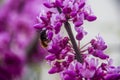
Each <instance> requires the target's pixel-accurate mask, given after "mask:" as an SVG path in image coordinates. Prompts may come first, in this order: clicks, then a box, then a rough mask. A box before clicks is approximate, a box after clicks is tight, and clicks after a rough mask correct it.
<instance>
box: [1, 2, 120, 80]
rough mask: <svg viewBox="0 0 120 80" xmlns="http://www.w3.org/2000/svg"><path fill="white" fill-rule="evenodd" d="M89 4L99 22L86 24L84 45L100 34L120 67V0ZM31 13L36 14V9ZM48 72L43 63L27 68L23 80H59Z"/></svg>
mask: <svg viewBox="0 0 120 80" xmlns="http://www.w3.org/2000/svg"><path fill="white" fill-rule="evenodd" d="M4 1H7V0H0V8H1V6H3V4H4ZM8 1H10V0H8ZM33 1H34V0H33ZM35 1H36V0H35ZM38 2H39V0H38ZM89 3H90V5H91V7H92V10H93V12H94V14H95V15H96V16H97V20H96V21H94V22H91V23H89V22H85V24H84V27H85V30H86V31H87V32H88V35H87V36H86V37H85V38H84V39H83V41H82V43H83V44H84V43H85V42H88V41H89V40H91V39H92V38H94V37H95V36H96V35H98V34H100V35H101V36H102V37H103V39H104V40H105V42H106V44H107V45H108V49H107V51H106V54H108V55H110V57H111V58H112V59H113V61H114V62H113V64H114V65H116V66H117V65H120V15H119V14H120V0H89ZM34 5H39V3H37V2H36V3H35V4H34ZM29 6H30V5H29ZM35 8H37V10H38V11H37V12H36V14H35V15H39V8H40V6H36V7H35ZM35 10H36V9H35ZM31 12H34V9H33V11H31ZM33 17H34V18H33ZM35 18H36V17H35V16H32V18H31V19H35ZM33 23H34V22H33ZM21 38H22V37H21ZM48 70H49V66H48V65H47V64H46V62H45V61H43V62H41V63H40V64H39V66H36V67H35V66H34V67H33V66H31V67H26V73H24V77H23V78H22V79H23V80H59V77H58V75H57V74H56V75H49V74H48V73H47V71H48Z"/></svg>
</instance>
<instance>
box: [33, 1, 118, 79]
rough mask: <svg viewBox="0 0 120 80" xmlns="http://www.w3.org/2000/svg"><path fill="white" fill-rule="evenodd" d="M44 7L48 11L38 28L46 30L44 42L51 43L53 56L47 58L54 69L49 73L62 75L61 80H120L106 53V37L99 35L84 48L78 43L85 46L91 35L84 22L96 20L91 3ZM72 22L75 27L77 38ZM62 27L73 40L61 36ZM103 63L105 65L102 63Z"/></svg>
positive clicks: (45, 11) (63, 2)
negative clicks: (82, 43) (83, 43)
mask: <svg viewBox="0 0 120 80" xmlns="http://www.w3.org/2000/svg"><path fill="white" fill-rule="evenodd" d="M43 4H44V6H45V7H46V8H48V9H47V10H44V11H43V13H42V12H40V16H39V17H38V18H37V19H38V21H39V22H38V24H36V25H35V26H34V27H35V28H36V29H37V30H38V31H39V32H40V34H41V33H42V32H43V31H44V32H45V33H44V34H45V36H44V39H45V41H46V40H48V41H49V43H48V52H49V53H50V54H49V55H47V56H46V58H45V59H46V60H47V61H48V63H49V64H50V66H51V69H50V70H49V74H54V73H60V76H61V80H119V79H120V69H119V67H115V66H113V65H112V64H110V63H111V60H110V58H109V56H108V55H106V54H105V52H104V51H105V49H106V48H107V45H106V44H105V42H104V40H103V39H102V37H100V36H99V35H98V36H97V37H96V39H92V40H91V41H90V42H88V43H87V44H86V45H84V46H83V47H81V45H80V44H79V45H80V46H78V44H77V43H76V40H77V41H79V43H81V40H82V39H83V38H84V36H85V35H86V34H87V32H86V31H85V30H84V27H83V26H82V25H83V24H84V21H85V20H87V21H89V22H91V21H94V20H96V16H95V15H94V14H93V12H92V10H91V8H90V6H89V5H88V4H87V0H47V1H45V2H44V3H43ZM70 22H72V23H73V24H74V26H72V27H74V28H75V30H76V32H77V35H76V38H74V35H73V33H72V29H71V25H70ZM63 24H64V26H62V25H63ZM61 27H65V29H66V31H67V33H68V36H69V37H64V36H63V37H60V36H58V35H59V34H60V31H61ZM70 41H71V42H70ZM79 47H80V48H79ZM99 60H103V62H101V63H99ZM109 60H110V61H109Z"/></svg>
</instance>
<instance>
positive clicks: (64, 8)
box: [34, 0, 96, 40]
mask: <svg viewBox="0 0 120 80" xmlns="http://www.w3.org/2000/svg"><path fill="white" fill-rule="evenodd" d="M44 5H45V7H47V8H48V9H49V10H48V9H47V10H45V11H41V13H40V15H39V16H38V21H39V23H38V24H36V25H35V26H34V27H35V28H36V29H39V30H43V29H45V30H47V34H48V39H49V38H50V39H51V38H52V36H53V33H55V34H58V33H59V32H60V30H61V26H62V24H64V23H65V22H67V21H70V22H73V24H74V25H75V30H76V32H77V35H76V38H77V40H81V39H82V38H83V36H84V35H85V34H86V32H85V31H84V30H83V27H81V25H82V24H83V23H84V20H88V21H94V20H96V16H94V14H93V12H92V10H91V8H90V7H89V6H88V5H87V2H86V0H53V1H52V0H49V1H45V2H44Z"/></svg>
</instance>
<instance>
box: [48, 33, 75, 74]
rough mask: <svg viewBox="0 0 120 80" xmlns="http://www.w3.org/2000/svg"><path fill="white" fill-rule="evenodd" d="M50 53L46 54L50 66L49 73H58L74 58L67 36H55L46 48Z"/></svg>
mask: <svg viewBox="0 0 120 80" xmlns="http://www.w3.org/2000/svg"><path fill="white" fill-rule="evenodd" d="M48 52H50V54H49V55H48V56H46V60H48V62H49V64H50V65H51V66H52V68H51V69H50V71H49V73H50V74H53V73H58V72H61V71H63V70H64V69H66V68H67V67H68V66H69V63H71V62H72V61H73V60H74V55H73V50H72V49H71V46H70V44H69V38H68V37H64V38H62V37H61V36H60V35H58V36H56V37H55V38H54V39H53V40H52V42H51V43H50V46H49V48H48Z"/></svg>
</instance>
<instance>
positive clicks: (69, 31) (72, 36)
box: [64, 22, 82, 63]
mask: <svg viewBox="0 0 120 80" xmlns="http://www.w3.org/2000/svg"><path fill="white" fill-rule="evenodd" d="M64 26H65V29H66V31H67V33H68V35H69V38H70V40H71V43H72V45H73V49H74V51H75V57H76V59H77V60H78V61H79V62H81V63H82V55H81V54H80V50H79V49H78V47H77V43H76V41H75V38H74V35H73V32H72V29H71V26H70V24H69V23H68V22H65V23H64Z"/></svg>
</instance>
